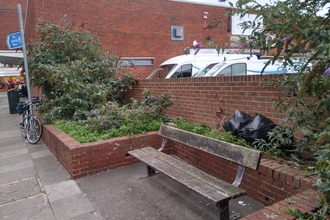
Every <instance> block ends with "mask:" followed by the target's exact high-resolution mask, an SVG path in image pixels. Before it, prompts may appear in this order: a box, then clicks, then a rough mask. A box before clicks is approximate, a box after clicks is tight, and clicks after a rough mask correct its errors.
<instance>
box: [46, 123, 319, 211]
mask: <svg viewBox="0 0 330 220" xmlns="http://www.w3.org/2000/svg"><path fill="white" fill-rule="evenodd" d="M42 141H43V142H44V144H45V145H46V146H47V147H48V148H49V149H50V151H51V152H52V153H53V154H54V155H55V156H56V157H57V159H58V160H59V161H60V162H61V163H62V165H63V166H64V167H65V169H67V170H68V172H69V173H70V175H71V176H72V177H73V178H80V177H83V176H87V175H92V174H95V173H98V172H101V171H104V170H107V169H114V168H117V167H122V166H126V165H129V164H133V163H136V162H138V160H136V159H134V158H133V157H131V156H128V154H127V153H128V151H130V150H133V149H139V148H143V147H146V146H152V147H154V148H156V149H158V148H159V147H160V146H161V143H162V138H161V137H160V136H158V134H157V132H149V133H147V134H142V135H133V136H127V137H120V138H112V139H108V140H104V141H97V142H93V143H89V144H80V143H78V142H77V141H75V140H74V139H73V138H71V137H70V136H69V135H67V134H65V133H64V132H63V131H61V130H59V129H57V128H56V127H55V126H54V125H44V133H43V135H42ZM163 152H165V153H168V154H174V155H176V156H178V157H180V158H182V159H183V160H185V161H187V162H188V163H190V164H192V165H194V166H196V167H198V168H199V169H202V170H204V171H205V172H207V173H209V174H211V175H214V176H216V177H218V178H220V179H222V180H224V181H226V182H229V183H232V182H234V180H235V176H236V173H237V165H236V164H235V163H232V162H228V161H227V160H224V159H221V158H219V157H216V156H214V155H211V154H208V153H205V152H202V151H200V150H197V149H195V148H191V147H188V146H185V145H183V144H179V143H177V142H174V141H168V142H167V143H166V146H165V149H164V150H163ZM313 181H315V178H314V177H308V176H305V173H304V171H303V170H299V169H298V168H292V167H291V166H288V165H287V164H285V163H280V162H278V161H275V160H271V159H267V157H264V156H263V159H262V160H261V164H260V166H259V169H258V170H257V171H256V170H252V169H249V168H246V169H245V173H244V177H243V180H242V183H241V185H240V187H241V188H242V189H244V190H246V192H247V194H248V195H249V196H250V197H252V198H254V199H255V200H257V201H259V202H261V203H263V204H264V205H271V204H273V203H274V202H278V201H281V200H283V199H285V198H288V197H289V196H293V195H295V194H297V193H301V192H303V191H305V190H308V189H313V187H312V185H311V183H312V182H313Z"/></svg>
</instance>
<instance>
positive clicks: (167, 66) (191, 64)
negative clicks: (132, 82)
mask: <svg viewBox="0 0 330 220" xmlns="http://www.w3.org/2000/svg"><path fill="white" fill-rule="evenodd" d="M234 59H245V60H248V59H249V60H258V58H257V56H256V55H248V54H220V55H218V54H197V55H193V54H187V55H180V56H176V57H173V58H170V59H168V60H166V61H165V62H163V63H162V64H161V65H160V66H159V67H158V68H156V69H155V70H154V71H153V72H152V73H151V74H150V75H149V76H148V77H147V79H159V78H179V77H191V76H193V75H195V74H196V73H197V72H198V71H199V70H201V69H202V68H203V67H205V66H207V65H209V64H213V63H218V62H223V61H226V60H234Z"/></svg>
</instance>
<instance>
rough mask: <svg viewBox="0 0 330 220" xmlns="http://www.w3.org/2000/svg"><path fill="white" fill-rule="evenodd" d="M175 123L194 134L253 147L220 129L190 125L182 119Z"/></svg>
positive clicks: (197, 124)
mask: <svg viewBox="0 0 330 220" xmlns="http://www.w3.org/2000/svg"><path fill="white" fill-rule="evenodd" d="M173 122H174V124H175V125H176V127H177V128H179V129H182V130H185V131H189V132H193V133H196V134H200V135H204V136H207V137H210V138H214V139H218V140H222V141H226V142H229V143H233V144H237V145H240V146H244V147H251V145H250V144H249V143H248V142H246V141H245V140H244V139H242V138H236V136H234V135H233V134H232V133H231V132H229V131H228V132H227V131H223V130H219V129H211V128H210V127H207V126H206V125H205V124H203V123H190V122H187V121H186V120H184V119H182V118H178V119H175V120H173Z"/></svg>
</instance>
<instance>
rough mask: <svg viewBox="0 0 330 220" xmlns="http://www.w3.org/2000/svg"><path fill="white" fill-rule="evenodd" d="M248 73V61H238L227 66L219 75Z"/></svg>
mask: <svg viewBox="0 0 330 220" xmlns="http://www.w3.org/2000/svg"><path fill="white" fill-rule="evenodd" d="M241 75H246V63H236V64H232V65H230V66H227V67H226V68H225V69H223V70H222V71H221V72H220V73H218V75H217V76H241Z"/></svg>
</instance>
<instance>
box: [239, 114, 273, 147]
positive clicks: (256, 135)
mask: <svg viewBox="0 0 330 220" xmlns="http://www.w3.org/2000/svg"><path fill="white" fill-rule="evenodd" d="M275 127H276V124H275V123H274V122H273V121H272V120H270V119H269V118H267V117H265V116H263V115H261V114H255V115H254V117H253V118H252V120H251V121H250V123H248V124H247V125H245V126H244V127H243V128H242V129H240V130H239V132H238V134H237V137H240V138H243V139H245V140H246V141H247V142H250V143H253V142H255V141H256V140H257V139H263V140H265V141H266V142H269V140H268V132H270V131H271V130H272V129H273V128H275Z"/></svg>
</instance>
